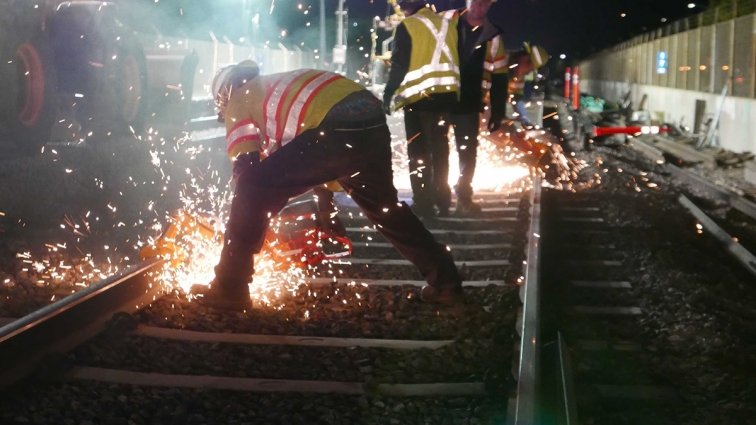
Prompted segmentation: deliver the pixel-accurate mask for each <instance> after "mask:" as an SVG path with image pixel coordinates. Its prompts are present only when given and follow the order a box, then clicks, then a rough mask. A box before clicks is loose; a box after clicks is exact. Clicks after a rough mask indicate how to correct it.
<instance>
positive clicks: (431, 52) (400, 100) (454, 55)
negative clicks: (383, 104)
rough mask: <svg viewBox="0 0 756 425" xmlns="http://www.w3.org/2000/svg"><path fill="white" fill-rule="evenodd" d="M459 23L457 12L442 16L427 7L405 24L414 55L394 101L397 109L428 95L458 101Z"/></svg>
mask: <svg viewBox="0 0 756 425" xmlns="http://www.w3.org/2000/svg"><path fill="white" fill-rule="evenodd" d="M458 19H459V16H458V14H457V12H456V11H448V12H444V13H442V14H441V16H439V15H436V14H435V13H433V11H431V10H430V9H428V8H427V7H426V8H424V9H420V11H418V12H417V13H415V14H414V15H412V16H410V17H409V18H406V19H405V20H404V21H403V24H404V25H405V27H406V28H407V32H408V33H409V36H410V39H411V40H412V55H411V57H410V66H409V71H408V72H407V75H406V76H405V77H404V81H402V84H401V86H400V87H399V90H398V91H397V93H396V98H395V99H394V107H395V108H396V109H399V108H402V107H404V106H407V105H411V104H413V103H415V102H417V101H418V100H420V99H422V98H423V97H424V96H428V95H429V94H435V93H456V94H457V97H459V52H458V51H457V42H458V41H457V20H458Z"/></svg>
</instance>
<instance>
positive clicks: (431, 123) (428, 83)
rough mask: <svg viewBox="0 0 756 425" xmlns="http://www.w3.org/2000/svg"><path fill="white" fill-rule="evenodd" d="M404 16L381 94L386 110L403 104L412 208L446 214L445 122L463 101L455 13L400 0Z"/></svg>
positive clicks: (448, 195)
mask: <svg viewBox="0 0 756 425" xmlns="http://www.w3.org/2000/svg"><path fill="white" fill-rule="evenodd" d="M398 4H399V7H401V9H402V11H403V12H404V14H405V16H407V18H406V19H404V20H403V21H402V23H400V24H399V26H397V28H396V31H395V33H394V49H393V52H392V54H391V70H390V71H389V78H388V82H387V83H386V89H385V91H384V93H383V104H384V108H386V113H387V114H390V113H391V109H390V106H389V105H390V104H391V99H392V97H393V96H394V94H396V97H395V98H394V110H397V109H400V108H404V126H405V130H406V132H407V155H408V156H409V160H410V173H411V174H410V181H411V183H412V193H413V210H414V211H415V213H417V214H418V215H419V216H421V217H428V218H432V217H434V216H435V215H436V211H435V209H434V205H435V206H436V207H438V215H439V216H447V215H448V214H449V208H450V207H451V189H450V188H449V140H448V138H447V125H445V124H448V123H449V120H450V115H451V114H450V113H451V110H452V108H453V107H454V105H455V104H456V103H457V101H458V99H459V56H458V52H457V20H458V16H457V13H456V11H451V12H446V13H444V14H443V15H441V16H439V15H437V14H436V13H435V12H433V11H432V10H431V9H429V8H428V7H426V4H425V0H400V1H399V2H398Z"/></svg>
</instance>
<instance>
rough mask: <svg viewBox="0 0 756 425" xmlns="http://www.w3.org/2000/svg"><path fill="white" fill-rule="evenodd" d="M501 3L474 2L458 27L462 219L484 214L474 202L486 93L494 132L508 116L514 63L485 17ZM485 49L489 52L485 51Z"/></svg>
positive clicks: (455, 116)
mask: <svg viewBox="0 0 756 425" xmlns="http://www.w3.org/2000/svg"><path fill="white" fill-rule="evenodd" d="M494 1H496V0H473V2H472V3H471V4H470V7H469V8H468V9H467V12H466V13H464V14H462V16H461V17H460V19H459V24H458V25H457V32H458V34H459V62H460V67H459V68H460V83H461V84H460V90H461V91H460V101H459V103H457V105H456V106H455V107H454V109H453V110H452V115H451V124H452V125H453V126H454V138H455V140H456V142H457V153H458V155H459V179H458V180H457V185H456V186H455V190H456V192H457V210H456V211H455V215H456V216H458V217H472V216H476V215H479V214H480V211H481V210H480V206H478V205H477V204H475V203H474V202H473V200H472V197H473V188H472V181H473V177H474V176H475V165H476V161H477V151H478V131H479V129H480V115H479V114H480V112H482V110H483V106H484V98H485V94H486V92H489V93H490V105H491V116H490V120H489V122H488V129H489V131H495V130H498V129H499V127H501V121H502V120H503V119H504V117H506V105H507V77H508V70H509V66H508V65H509V64H508V63H507V53H506V50H505V48H504V42H503V40H502V37H501V35H500V33H501V29H499V28H498V27H497V26H496V25H494V24H493V23H492V22H491V21H490V20H489V19H488V18H487V17H486V14H487V13H488V10H489V9H490V8H491V4H492V3H493V2H494ZM484 47H485V48H484Z"/></svg>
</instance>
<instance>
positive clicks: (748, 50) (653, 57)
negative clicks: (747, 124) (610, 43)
mask: <svg viewBox="0 0 756 425" xmlns="http://www.w3.org/2000/svg"><path fill="white" fill-rule="evenodd" d="M580 71H581V77H582V78H584V79H588V80H605V81H621V82H627V83H636V84H645V85H654V86H660V87H670V88H678V89H687V90H696V91H701V92H706V93H719V92H721V91H722V88H723V87H724V86H728V87H729V90H730V93H731V94H732V95H734V96H739V97H748V98H753V97H756V87H755V86H756V0H738V1H733V2H731V3H728V4H725V5H722V6H719V7H716V8H711V9H709V10H706V11H705V12H703V13H701V14H698V15H695V16H692V17H689V18H686V19H683V20H680V21H677V22H674V23H672V24H670V25H667V26H665V27H663V28H659V29H657V30H656V31H653V32H651V33H647V34H643V35H641V36H637V37H635V38H633V39H632V40H629V41H626V42H624V43H622V44H619V45H617V46H615V47H613V48H611V49H608V50H605V51H603V52H601V53H598V54H596V55H594V56H593V57H591V58H589V59H587V60H585V61H583V62H582V63H581V64H580Z"/></svg>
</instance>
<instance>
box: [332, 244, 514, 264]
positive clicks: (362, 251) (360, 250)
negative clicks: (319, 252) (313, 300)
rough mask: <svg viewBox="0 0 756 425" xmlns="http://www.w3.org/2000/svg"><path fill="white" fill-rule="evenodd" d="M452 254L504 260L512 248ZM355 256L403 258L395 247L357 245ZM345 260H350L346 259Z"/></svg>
mask: <svg viewBox="0 0 756 425" xmlns="http://www.w3.org/2000/svg"><path fill="white" fill-rule="evenodd" d="M451 252H452V255H454V259H455V260H456V261H482V260H503V259H507V258H509V254H510V253H511V252H512V250H511V249H474V250H467V249H452V250H451ZM352 257H354V258H381V259H392V258H393V259H401V258H402V257H401V255H399V253H398V252H397V251H396V249H395V248H393V247H389V248H376V247H370V246H368V247H362V246H357V247H354V248H353V249H352ZM344 261H349V260H348V259H345V260H344Z"/></svg>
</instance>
